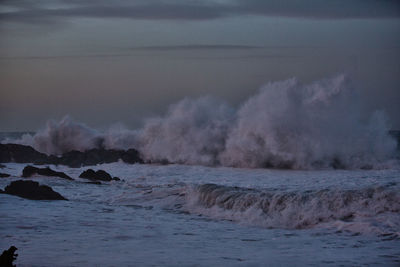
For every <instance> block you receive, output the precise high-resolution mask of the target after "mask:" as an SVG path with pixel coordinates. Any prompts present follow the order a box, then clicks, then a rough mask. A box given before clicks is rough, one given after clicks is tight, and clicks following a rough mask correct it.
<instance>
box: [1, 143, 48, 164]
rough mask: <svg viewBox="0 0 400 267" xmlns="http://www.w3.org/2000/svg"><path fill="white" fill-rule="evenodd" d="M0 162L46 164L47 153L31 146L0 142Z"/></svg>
mask: <svg viewBox="0 0 400 267" xmlns="http://www.w3.org/2000/svg"><path fill="white" fill-rule="evenodd" d="M0 162H16V163H35V164H46V163H48V162H49V159H48V156H47V155H46V154H43V153H40V152H38V151H36V150H35V149H33V148H32V147H30V146H24V145H18V144H0Z"/></svg>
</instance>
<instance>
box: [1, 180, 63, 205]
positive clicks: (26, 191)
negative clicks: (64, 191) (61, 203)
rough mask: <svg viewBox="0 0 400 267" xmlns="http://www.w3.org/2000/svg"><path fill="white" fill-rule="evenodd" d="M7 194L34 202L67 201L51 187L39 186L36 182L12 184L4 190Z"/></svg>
mask: <svg viewBox="0 0 400 267" xmlns="http://www.w3.org/2000/svg"><path fill="white" fill-rule="evenodd" d="M4 193H5V194H9V195H15V196H19V197H22V198H27V199H32V200H67V199H66V198H64V197H63V196H62V195H60V194H59V193H57V192H55V191H53V189H52V188H51V187H50V186H47V185H39V183H38V182H34V181H30V180H28V181H23V180H18V181H14V182H11V183H10V184H9V185H7V186H6V188H5V189H4Z"/></svg>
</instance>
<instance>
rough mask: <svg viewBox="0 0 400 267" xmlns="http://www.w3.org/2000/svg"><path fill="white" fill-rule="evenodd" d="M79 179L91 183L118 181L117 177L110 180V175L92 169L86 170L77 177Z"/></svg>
mask: <svg viewBox="0 0 400 267" xmlns="http://www.w3.org/2000/svg"><path fill="white" fill-rule="evenodd" d="M79 178H85V179H89V180H93V181H112V180H114V181H120V180H121V179H119V178H118V177H114V178H112V177H111V175H110V174H109V173H107V172H105V171H103V170H98V171H94V170H92V169H88V170H86V171H84V172H82V173H81V175H79Z"/></svg>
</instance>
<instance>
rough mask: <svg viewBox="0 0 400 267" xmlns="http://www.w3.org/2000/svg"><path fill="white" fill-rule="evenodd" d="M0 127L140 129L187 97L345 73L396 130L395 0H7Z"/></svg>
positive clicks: (230, 94)
mask: <svg viewBox="0 0 400 267" xmlns="http://www.w3.org/2000/svg"><path fill="white" fill-rule="evenodd" d="M0 36H1V37H0V131H21V130H36V129H38V128H39V127H41V126H43V125H44V123H45V121H46V120H47V119H59V118H61V117H62V116H64V115H66V114H70V115H71V116H72V117H73V118H75V119H76V120H78V121H82V122H85V123H87V124H89V125H90V126H92V127H98V128H106V127H107V126H109V125H110V124H113V123H116V122H122V123H124V124H126V125H127V126H128V127H130V128H134V127H138V126H139V125H140V123H141V121H142V119H143V118H145V117H148V116H152V115H160V114H162V113H163V112H165V110H166V108H167V107H168V105H170V104H172V103H174V102H176V101H178V100H180V99H182V98H183V97H186V96H189V97H198V96H203V95H212V96H215V97H218V98H220V99H223V100H226V101H227V102H228V103H231V104H232V105H239V104H240V103H241V102H243V101H244V100H245V99H246V98H247V97H249V96H250V95H252V94H254V93H255V92H257V90H258V89H259V88H260V87H261V86H262V85H263V84H265V83H267V82H268V81H274V80H281V79H286V78H290V77H297V78H298V79H299V80H300V81H303V82H309V81H313V80H315V79H321V78H326V77H331V76H333V75H335V74H337V73H341V72H344V73H347V74H348V75H349V78H350V79H351V80H352V82H353V85H354V86H355V87H356V88H357V89H359V92H360V97H361V98H362V100H363V103H364V104H365V106H364V107H363V108H364V109H365V112H366V113H368V112H371V111H373V110H375V109H382V110H385V111H386V113H387V114H388V116H389V120H390V122H391V124H392V127H393V128H397V129H400V117H399V114H400V2H399V1H397V0H394V1H391V0H292V1H290V0H288V1H282V0H230V1H229V0H203V1H196V0H192V1H190V0H185V1H161V0H160V1H152V0H143V1H129V0H125V1H123V0H117V1H108V0H69V1H67V0H31V1H29V0H0Z"/></svg>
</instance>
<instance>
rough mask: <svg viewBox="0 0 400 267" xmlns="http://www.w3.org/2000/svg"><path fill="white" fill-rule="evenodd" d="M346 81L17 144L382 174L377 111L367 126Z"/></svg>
mask: <svg viewBox="0 0 400 267" xmlns="http://www.w3.org/2000/svg"><path fill="white" fill-rule="evenodd" d="M363 115H364V114H361V108H360V103H358V97H357V94H356V93H355V92H354V90H353V89H352V88H351V86H350V85H349V82H348V80H347V79H346V77H345V76H344V75H338V76H335V77H333V78H330V79H324V80H320V81H315V82H313V83H311V84H307V85H303V84H301V83H300V82H299V81H297V80H296V79H295V78H292V79H288V80H285V81H279V82H271V83H268V84H267V85H265V86H264V87H263V88H261V90H260V91H259V93H258V94H256V95H254V96H252V97H250V98H249V99H248V100H247V101H245V102H244V103H243V104H242V105H241V106H240V107H239V108H238V110H236V111H235V110H234V109H233V108H231V107H229V106H228V105H226V104H224V103H221V102H219V101H217V100H215V99H213V98H211V97H202V98H199V99H189V98H186V99H183V100H182V101H180V102H178V103H176V104H174V105H172V106H171V107H170V108H169V110H168V112H167V114H166V115H165V116H161V117H157V118H150V119H148V120H146V122H145V124H144V127H143V128H141V129H137V130H134V131H133V130H129V129H126V128H121V127H120V128H115V127H114V128H110V129H109V130H108V131H106V132H99V131H96V130H94V129H91V128H89V127H87V126H85V125H83V124H81V123H76V122H74V121H73V120H72V119H71V118H69V117H68V116H67V117H65V118H63V119H62V120H61V121H60V122H55V121H50V122H48V123H47V126H46V128H45V129H42V130H40V131H39V132H38V133H37V134H35V135H34V136H31V135H25V136H23V138H22V139H20V140H7V141H3V143H4V142H17V143H21V144H27V145H31V146H33V147H34V148H35V149H37V150H38V151H40V152H44V153H47V154H57V155H58V154H62V153H64V152H67V151H70V150H80V151H83V150H87V149H90V148H109V149H111V148H116V149H128V148H136V149H137V150H139V152H140V154H141V155H142V157H143V158H144V159H145V160H147V161H151V162H160V161H168V162H172V163H182V164H192V165H195V164H199V165H223V166H234V167H275V168H292V169H315V168H327V167H328V168H329V167H335V168H336V167H338V168H382V167H385V166H388V164H389V163H388V162H390V160H391V159H393V157H394V153H395V150H396V142H395V140H393V139H392V138H391V137H390V136H389V135H388V130H389V125H388V122H387V119H386V117H385V115H384V113H383V112H381V111H377V112H375V113H374V114H373V115H371V116H370V118H369V119H367V120H365V118H363V117H365V116H363Z"/></svg>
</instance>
